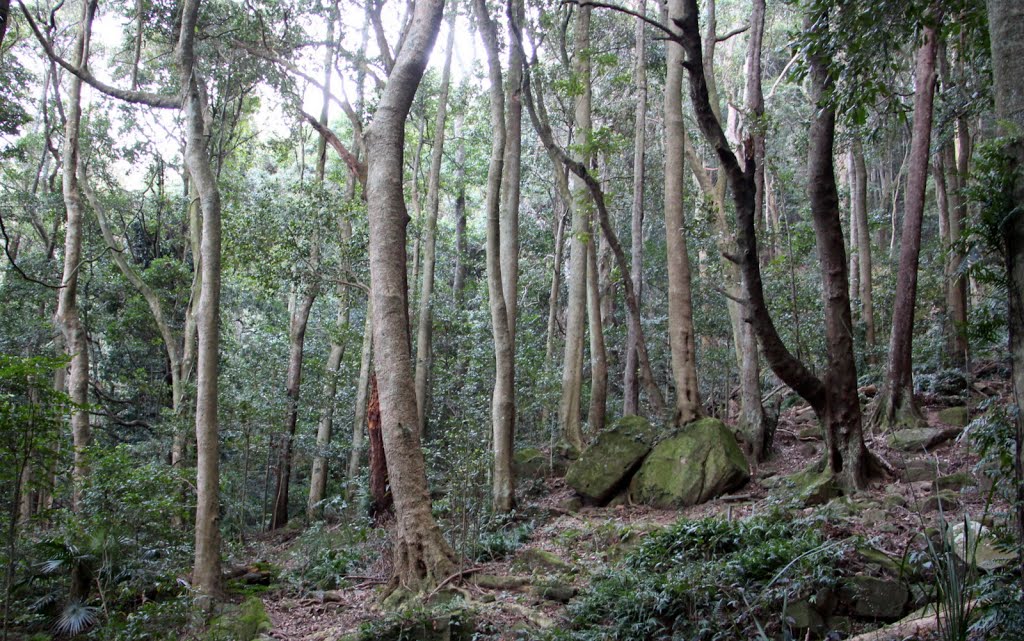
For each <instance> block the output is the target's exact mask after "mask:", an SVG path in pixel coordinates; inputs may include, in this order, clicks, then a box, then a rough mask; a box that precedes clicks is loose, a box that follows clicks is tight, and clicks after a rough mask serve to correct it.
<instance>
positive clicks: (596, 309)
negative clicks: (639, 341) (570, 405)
mask: <svg viewBox="0 0 1024 641" xmlns="http://www.w3.org/2000/svg"><path fill="white" fill-rule="evenodd" d="M596 231H597V230H596V229H595V230H594V231H593V232H591V233H590V234H589V235H588V239H587V319H588V321H589V324H590V409H589V411H588V412H587V428H588V430H589V431H590V433H591V434H595V435H596V434H598V433H600V432H601V430H602V429H604V422H605V413H606V412H607V406H608V353H607V351H606V350H605V345H604V319H603V314H602V313H601V311H602V310H601V286H600V278H599V277H598V266H597V264H598V259H597V243H596V242H595V240H594V238H595V232H596Z"/></svg>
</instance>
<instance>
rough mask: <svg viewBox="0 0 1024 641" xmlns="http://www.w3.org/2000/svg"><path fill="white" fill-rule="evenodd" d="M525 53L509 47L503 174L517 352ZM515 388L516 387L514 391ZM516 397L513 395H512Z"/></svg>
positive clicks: (519, 0) (510, 313)
mask: <svg viewBox="0 0 1024 641" xmlns="http://www.w3.org/2000/svg"><path fill="white" fill-rule="evenodd" d="M508 10H509V12H511V13H512V14H513V19H514V24H517V25H518V24H522V21H523V19H524V7H523V0H509V3H508ZM523 64H524V61H523V55H522V52H521V51H520V50H519V48H518V47H509V52H508V82H507V83H506V85H505V160H504V163H503V164H502V174H501V215H500V218H499V229H500V232H501V234H500V236H501V243H500V245H501V291H502V294H503V295H504V297H505V310H506V312H505V313H506V316H507V318H508V334H509V343H510V345H511V350H512V356H513V358H514V357H515V353H516V319H517V317H518V313H519V299H518V296H519V192H520V183H521V176H522V155H523V99H522V87H523ZM514 393H515V390H513V394H514ZM513 401H514V398H513Z"/></svg>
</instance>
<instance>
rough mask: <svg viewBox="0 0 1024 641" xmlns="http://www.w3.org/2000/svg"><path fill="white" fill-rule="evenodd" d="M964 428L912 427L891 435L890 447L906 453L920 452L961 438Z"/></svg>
mask: <svg viewBox="0 0 1024 641" xmlns="http://www.w3.org/2000/svg"><path fill="white" fill-rule="evenodd" d="M962 431H963V427H912V428H904V429H899V430H896V431H894V432H893V433H892V434H890V435H889V447H891V448H893V449H894V450H902V451H904V452H918V451H920V450H930V449H931V448H933V447H935V446H936V445H939V444H941V443H944V442H946V441H948V440H949V439H951V438H953V437H955V436H959V434H960V432H962Z"/></svg>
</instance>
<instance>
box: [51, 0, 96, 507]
mask: <svg viewBox="0 0 1024 641" xmlns="http://www.w3.org/2000/svg"><path fill="white" fill-rule="evenodd" d="M95 15H96V3H95V2H93V1H86V2H83V3H82V13H81V17H80V19H79V24H78V37H77V38H76V39H75V48H74V51H73V58H72V64H73V65H74V66H75V67H76V68H82V67H85V65H86V64H87V60H88V58H89V40H90V34H91V32H92V21H93V16H95ZM65 113H66V116H65V120H64V149H63V164H64V178H63V181H62V185H63V192H64V207H65V209H66V210H67V220H66V222H65V230H64V276H63V278H61V289H60V296H59V297H58V300H57V322H58V323H59V325H60V328H61V330H62V331H63V333H64V348H65V350H66V352H67V355H68V356H69V357H70V359H71V371H70V374H69V375H68V378H67V384H68V396H69V397H71V401H72V402H74V403H76V404H77V405H78V406H79V407H78V408H76V409H75V410H73V413H72V415H71V439H72V444H73V447H74V454H73V457H74V472H73V479H72V485H73V489H72V493H71V497H72V498H71V506H72V509H73V510H75V511H78V508H79V504H80V502H81V499H82V487H83V485H84V484H85V478H86V475H87V474H88V470H89V468H88V465H87V463H86V460H85V448H87V447H88V446H89V442H90V440H91V433H90V427H89V412H88V410H86V409H85V405H87V404H88V402H89V342H88V340H87V338H86V335H85V326H84V325H83V324H82V319H81V316H80V315H79V313H78V274H79V269H80V267H81V265H82V235H83V230H84V226H85V222H84V217H85V207H84V206H83V203H82V192H81V190H80V189H79V183H78V163H79V157H80V153H79V152H80V149H79V133H80V130H81V123H82V79H81V78H79V77H78V76H72V77H71V82H70V87H69V90H68V99H67V107H66V109H65Z"/></svg>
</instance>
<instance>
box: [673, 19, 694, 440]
mask: <svg viewBox="0 0 1024 641" xmlns="http://www.w3.org/2000/svg"><path fill="white" fill-rule="evenodd" d="M668 6H669V18H670V19H677V18H678V17H679V16H680V15H681V14H682V0H669V3H668ZM666 47H667V52H666V61H667V65H668V70H667V72H666V77H665V242H666V245H667V247H666V261H667V263H668V265H667V270H666V271H667V272H668V335H669V346H670V347H671V352H672V378H673V380H674V381H675V387H676V404H675V416H674V417H673V424H675V425H685V424H687V423H690V422H692V421H694V420H695V419H697V418H699V417H700V415H701V407H700V390H699V389H698V387H697V354H696V345H695V343H694V335H693V303H692V301H691V291H690V258H689V255H688V252H687V249H686V234H685V231H684V223H685V214H684V211H683V189H684V183H685V182H686V168H685V166H684V164H685V163H684V162H683V160H684V146H683V144H684V143H683V136H684V128H683V110H682V86H683V61H684V57H683V49H682V47H680V46H679V45H678V44H677V43H674V42H667V43H666Z"/></svg>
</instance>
